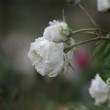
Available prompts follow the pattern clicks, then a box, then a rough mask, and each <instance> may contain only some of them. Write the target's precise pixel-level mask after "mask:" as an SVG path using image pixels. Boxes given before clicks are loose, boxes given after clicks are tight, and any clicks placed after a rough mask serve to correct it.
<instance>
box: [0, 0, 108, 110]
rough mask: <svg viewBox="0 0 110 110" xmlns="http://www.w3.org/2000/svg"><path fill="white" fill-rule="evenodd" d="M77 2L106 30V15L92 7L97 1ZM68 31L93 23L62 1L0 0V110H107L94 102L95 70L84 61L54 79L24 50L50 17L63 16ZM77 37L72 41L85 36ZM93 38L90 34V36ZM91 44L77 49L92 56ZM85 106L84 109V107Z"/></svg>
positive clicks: (77, 9)
mask: <svg viewBox="0 0 110 110" xmlns="http://www.w3.org/2000/svg"><path fill="white" fill-rule="evenodd" d="M81 4H83V6H84V7H85V8H86V9H87V11H88V12H89V13H90V15H91V16H92V17H93V18H94V19H95V21H96V22H97V23H98V24H101V26H103V28H104V29H107V30H110V27H109V26H110V22H109V20H110V14H109V13H100V12H98V11H97V7H96V0H81ZM63 9H64V14H65V17H66V22H67V23H68V25H69V27H71V28H72V29H73V30H76V29H80V28H90V27H93V25H92V24H91V22H90V21H89V20H88V18H87V17H86V16H85V15H84V13H83V12H82V11H81V10H80V9H79V8H78V7H77V6H73V5H68V3H67V1H66V0H0V110H107V108H105V107H102V106H101V107H96V106H94V100H93V99H92V98H91V97H90V95H89V93H88V87H89V85H90V82H91V79H92V78H93V77H94V75H95V73H96V72H97V71H96V69H95V68H94V67H93V66H91V64H90V65H89V67H86V68H80V67H79V66H76V65H77V61H76V62H75V59H72V62H73V63H74V64H73V65H74V66H75V67H76V70H74V71H72V70H71V71H70V72H69V73H68V74H66V75H59V76H57V77H55V78H48V77H41V76H40V75H39V74H38V73H37V72H36V71H35V69H34V67H33V66H32V64H31V61H30V60H29V59H28V57H27V54H28V51H29V48H30V43H31V42H33V41H34V39H35V38H37V37H41V36H42V34H43V31H44V29H45V27H47V26H48V22H49V21H53V20H63V15H62V10H63ZM90 37H91V36H88V35H76V36H75V40H76V41H80V40H84V39H86V38H90ZM92 37H93V36H92ZM93 48H94V45H93V43H92V44H87V45H83V46H80V47H78V48H77V49H78V50H79V54H82V53H80V51H81V52H84V53H85V55H89V57H88V58H90V57H91V55H92V51H93ZM85 107H87V108H85Z"/></svg>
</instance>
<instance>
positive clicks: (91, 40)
mask: <svg viewBox="0 0 110 110" xmlns="http://www.w3.org/2000/svg"><path fill="white" fill-rule="evenodd" d="M99 40H107V41H110V37H109V38H108V37H99V36H98V37H95V38H92V39H89V40H84V41H81V42H79V43H76V44H74V45H72V46H70V47H68V48H65V49H64V51H65V52H68V51H69V50H71V49H72V48H73V47H76V46H79V45H83V44H86V43H90V42H93V41H99Z"/></svg>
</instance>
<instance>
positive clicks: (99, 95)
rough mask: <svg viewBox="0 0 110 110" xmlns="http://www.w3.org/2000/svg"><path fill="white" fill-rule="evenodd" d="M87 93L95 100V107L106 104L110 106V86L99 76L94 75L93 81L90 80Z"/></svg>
mask: <svg viewBox="0 0 110 110" xmlns="http://www.w3.org/2000/svg"><path fill="white" fill-rule="evenodd" d="M89 93H90V95H91V96H92V97H93V98H94V99H95V104H96V105H101V104H104V103H108V106H110V86H109V85H107V84H106V83H105V82H104V81H103V80H102V79H101V77H100V76H99V74H96V76H95V79H93V80H92V83H91V86H90V88H89Z"/></svg>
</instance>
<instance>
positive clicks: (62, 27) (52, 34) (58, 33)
mask: <svg viewBox="0 0 110 110" xmlns="http://www.w3.org/2000/svg"><path fill="white" fill-rule="evenodd" d="M49 25H50V26H48V27H47V28H45V30H44V34H43V36H44V37H45V38H46V39H47V40H49V41H53V42H62V41H65V40H67V36H68V35H69V29H68V25H67V24H66V23H65V22H63V21H61V22H60V21H56V20H54V21H53V22H49Z"/></svg>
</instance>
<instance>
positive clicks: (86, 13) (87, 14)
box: [78, 4, 97, 27]
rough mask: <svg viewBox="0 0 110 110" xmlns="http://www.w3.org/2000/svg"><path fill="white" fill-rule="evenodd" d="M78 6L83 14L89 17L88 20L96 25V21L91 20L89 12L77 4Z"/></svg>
mask: <svg viewBox="0 0 110 110" xmlns="http://www.w3.org/2000/svg"><path fill="white" fill-rule="evenodd" d="M78 6H79V8H80V9H81V10H82V11H83V12H84V13H85V15H86V16H87V17H88V18H89V20H90V21H91V22H92V23H93V25H94V26H96V27H97V24H96V22H95V21H94V20H93V18H92V17H91V16H90V15H89V13H88V12H87V11H86V10H85V8H84V7H83V6H82V5H81V4H78Z"/></svg>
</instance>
